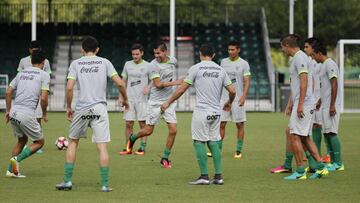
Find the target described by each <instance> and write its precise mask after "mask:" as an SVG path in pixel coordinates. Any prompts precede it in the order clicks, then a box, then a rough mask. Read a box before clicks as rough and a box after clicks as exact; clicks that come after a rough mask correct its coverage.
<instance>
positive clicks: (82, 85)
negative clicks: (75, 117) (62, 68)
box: [67, 56, 117, 111]
mask: <svg viewBox="0 0 360 203" xmlns="http://www.w3.org/2000/svg"><path fill="white" fill-rule="evenodd" d="M114 75H117V72H116V70H115V68H114V66H113V65H112V63H111V62H110V61H109V60H107V59H105V58H102V57H98V56H83V57H81V58H79V59H77V60H75V61H73V62H72V63H71V65H70V68H69V74H68V77H67V78H68V79H70V80H76V84H77V86H78V88H79V90H80V97H79V100H78V101H77V103H76V106H75V111H80V110H86V109H88V108H90V107H92V106H94V105H95V104H98V103H104V104H106V85H107V77H109V78H111V77H112V76H114Z"/></svg>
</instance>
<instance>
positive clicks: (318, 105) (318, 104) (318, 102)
mask: <svg viewBox="0 0 360 203" xmlns="http://www.w3.org/2000/svg"><path fill="white" fill-rule="evenodd" d="M320 107H321V99H319V100H318V101H317V102H316V110H319V109H320Z"/></svg>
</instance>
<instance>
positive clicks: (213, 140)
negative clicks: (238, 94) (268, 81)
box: [161, 44, 235, 185]
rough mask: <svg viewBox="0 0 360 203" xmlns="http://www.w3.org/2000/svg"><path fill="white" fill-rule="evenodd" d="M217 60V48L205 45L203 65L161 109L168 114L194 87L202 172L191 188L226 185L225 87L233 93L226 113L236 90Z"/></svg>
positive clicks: (195, 138) (196, 144)
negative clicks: (223, 150)
mask: <svg viewBox="0 0 360 203" xmlns="http://www.w3.org/2000/svg"><path fill="white" fill-rule="evenodd" d="M214 56H215V54H214V48H213V47H212V46H210V45H206V44H204V45H202V46H201V47H200V60H201V62H200V63H198V64H195V65H194V66H192V67H191V68H190V69H189V70H188V75H187V76H186V78H185V80H184V82H183V83H182V85H181V86H180V87H179V88H178V89H177V90H176V92H174V93H173V94H172V95H171V97H170V98H169V99H168V100H167V101H166V102H165V103H164V104H162V105H161V110H162V111H166V109H167V108H169V106H171V104H172V103H173V102H174V101H175V100H176V99H178V98H179V97H180V96H181V95H182V94H183V93H184V92H185V91H186V90H187V89H188V88H189V87H190V85H194V87H195V90H196V101H197V103H196V105H195V109H194V112H193V117H192V123H191V132H192V139H193V145H194V148H195V155H196V159H197V161H198V164H199V168H200V177H199V178H198V179H196V180H195V181H193V182H190V184H191V185H209V184H210V183H213V184H217V185H222V184H224V180H223V178H222V168H221V167H222V166H221V151H220V147H219V144H218V142H219V141H220V140H221V136H220V131H219V130H220V129H219V128H220V114H221V109H222V106H221V103H220V100H221V94H222V91H223V87H225V88H226V90H227V91H228V92H229V96H228V101H227V102H226V103H225V105H224V109H225V110H227V111H229V110H230V108H231V104H232V102H233V101H234V98H235V88H234V87H233V85H232V84H231V80H230V78H229V76H228V75H227V73H226V71H225V70H224V69H223V68H222V67H221V66H219V65H217V64H216V63H214V62H213V61H212V59H213V57H214ZM206 144H207V145H208V147H209V149H210V151H211V153H212V157H213V161H214V167H215V176H214V179H213V180H212V181H210V180H209V175H208V174H209V173H208V165H207V156H206Z"/></svg>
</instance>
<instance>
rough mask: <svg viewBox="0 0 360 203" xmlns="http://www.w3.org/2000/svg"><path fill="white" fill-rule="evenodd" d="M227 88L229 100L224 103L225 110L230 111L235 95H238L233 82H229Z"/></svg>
mask: <svg viewBox="0 0 360 203" xmlns="http://www.w3.org/2000/svg"><path fill="white" fill-rule="evenodd" d="M225 89H226V90H227V91H228V92H229V100H228V101H227V102H226V103H225V105H224V108H223V109H224V110H225V111H230V109H231V104H232V102H233V101H234V99H235V95H236V90H235V87H234V85H233V84H229V85H227V86H225Z"/></svg>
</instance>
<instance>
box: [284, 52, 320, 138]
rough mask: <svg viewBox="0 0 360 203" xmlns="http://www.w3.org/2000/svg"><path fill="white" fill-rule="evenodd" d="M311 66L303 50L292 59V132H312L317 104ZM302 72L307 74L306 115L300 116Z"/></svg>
mask: <svg viewBox="0 0 360 203" xmlns="http://www.w3.org/2000/svg"><path fill="white" fill-rule="evenodd" d="M309 67H311V61H310V60H309V58H308V56H307V55H306V54H305V53H304V52H303V51H301V50H299V51H298V52H296V54H295V55H294V56H293V58H292V59H291V60H290V70H289V72H290V88H291V97H292V100H293V108H292V111H291V116H290V122H289V129H290V134H296V135H301V136H308V135H311V133H312V132H311V131H312V117H313V111H314V107H315V106H314V97H313V93H312V74H311V71H309ZM302 73H306V74H307V87H306V94H305V99H304V109H303V112H304V117H303V118H299V117H298V116H297V108H298V104H299V97H300V75H301V74H302Z"/></svg>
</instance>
